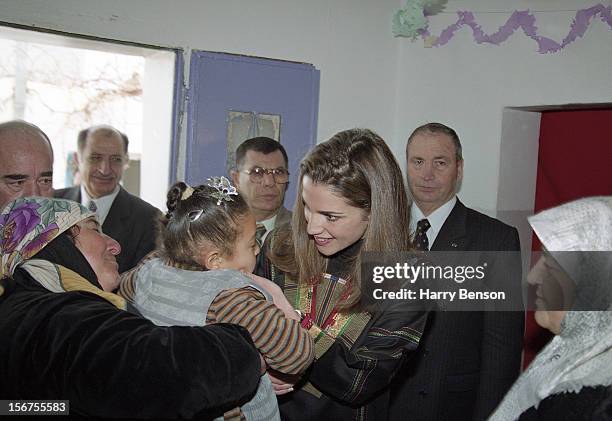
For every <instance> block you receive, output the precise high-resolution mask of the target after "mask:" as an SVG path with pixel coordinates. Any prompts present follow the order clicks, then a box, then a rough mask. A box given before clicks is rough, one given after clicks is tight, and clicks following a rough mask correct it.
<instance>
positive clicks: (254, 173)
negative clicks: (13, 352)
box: [243, 167, 289, 184]
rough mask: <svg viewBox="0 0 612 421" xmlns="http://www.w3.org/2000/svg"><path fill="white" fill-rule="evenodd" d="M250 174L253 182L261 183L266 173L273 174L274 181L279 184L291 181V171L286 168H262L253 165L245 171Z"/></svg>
mask: <svg viewBox="0 0 612 421" xmlns="http://www.w3.org/2000/svg"><path fill="white" fill-rule="evenodd" d="M243 172H244V173H245V174H248V175H249V180H251V182H253V183H257V184H259V183H261V182H262V181H263V178H264V174H269V175H272V178H274V182H275V183H278V184H286V183H288V182H289V171H287V170H286V169H284V168H261V167H253V168H251V169H250V170H245V171H243Z"/></svg>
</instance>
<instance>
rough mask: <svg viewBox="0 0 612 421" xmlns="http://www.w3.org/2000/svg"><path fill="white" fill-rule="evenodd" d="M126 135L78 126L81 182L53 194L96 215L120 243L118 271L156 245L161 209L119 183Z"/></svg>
mask: <svg viewBox="0 0 612 421" xmlns="http://www.w3.org/2000/svg"><path fill="white" fill-rule="evenodd" d="M128 144H129V141H128V138H127V136H126V135H125V134H123V133H122V132H120V131H119V130H117V129H115V128H114V127H112V126H107V125H100V126H93V127H89V128H88V129H85V130H81V132H80V133H79V136H78V138H77V156H76V158H77V164H78V168H79V172H80V173H81V179H82V184H81V185H80V186H73V187H70V188H67V189H61V190H57V191H56V192H55V197H62V198H65V199H70V200H74V201H75V202H79V203H81V204H83V205H84V206H86V207H88V208H89V209H90V210H91V211H93V212H95V213H96V214H97V215H98V220H99V222H100V224H101V225H102V231H103V232H104V233H105V234H106V235H108V236H110V237H112V238H114V239H115V240H117V241H118V242H119V244H120V245H121V253H119V255H118V256H117V263H118V264H119V272H120V273H121V272H125V271H127V270H129V269H131V268H133V267H134V266H136V264H137V263H138V262H139V261H140V259H142V258H143V257H144V256H145V255H146V254H147V253H149V252H150V251H151V250H153V249H154V248H155V233H156V224H157V222H156V221H157V219H158V218H159V215H161V212H160V211H159V210H158V209H157V208H155V207H153V206H151V205H150V204H149V203H147V202H145V201H144V200H142V199H140V198H139V197H136V196H134V195H132V194H130V193H128V192H127V191H126V190H125V189H124V188H123V187H121V186H120V185H119V182H120V181H121V177H122V176H123V171H124V170H125V168H126V167H127V162H128Z"/></svg>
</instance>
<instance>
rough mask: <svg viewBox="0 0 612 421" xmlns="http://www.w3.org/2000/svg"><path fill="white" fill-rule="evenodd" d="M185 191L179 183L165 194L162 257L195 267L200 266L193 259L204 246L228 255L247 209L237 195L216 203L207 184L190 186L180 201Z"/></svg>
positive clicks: (231, 251) (211, 188)
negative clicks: (187, 194)
mask: <svg viewBox="0 0 612 421" xmlns="http://www.w3.org/2000/svg"><path fill="white" fill-rule="evenodd" d="M188 188H189V186H188V185H187V184H185V183H183V182H182V181H180V182H178V183H176V184H174V185H173V186H172V187H170V190H169V191H168V195H167V201H166V206H167V208H168V213H166V215H165V216H164V217H163V219H162V224H161V227H160V242H161V253H162V256H163V257H165V258H167V259H169V260H170V261H172V262H174V263H178V264H183V265H188V266H196V267H202V265H200V264H199V263H198V261H197V257H198V256H199V255H200V252H201V249H202V247H205V246H210V245H213V246H214V247H216V248H218V249H219V251H220V252H221V254H223V255H225V256H228V257H229V256H232V254H233V252H234V244H235V242H236V239H237V238H238V235H239V234H240V232H241V230H240V227H241V222H242V221H241V219H242V218H244V217H245V216H246V215H247V214H248V213H249V206H248V205H247V203H246V202H245V201H244V199H243V198H242V197H241V196H240V195H232V196H230V197H231V199H232V200H231V201H226V200H221V201H220V202H219V200H218V199H217V198H215V197H213V193H215V192H217V189H216V188H214V187H210V186H207V185H200V186H197V187H194V188H193V193H192V194H191V195H190V196H189V197H187V198H185V199H181V197H182V196H183V193H184V192H185V190H187V189H188ZM218 202H219V203H218ZM217 203H218V204H217Z"/></svg>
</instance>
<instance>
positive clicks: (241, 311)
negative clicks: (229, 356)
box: [122, 177, 314, 420]
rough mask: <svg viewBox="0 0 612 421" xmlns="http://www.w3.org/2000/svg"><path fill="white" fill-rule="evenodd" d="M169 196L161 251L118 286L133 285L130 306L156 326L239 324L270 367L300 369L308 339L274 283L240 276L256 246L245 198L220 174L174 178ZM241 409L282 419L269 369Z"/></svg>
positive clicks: (306, 359)
mask: <svg viewBox="0 0 612 421" xmlns="http://www.w3.org/2000/svg"><path fill="white" fill-rule="evenodd" d="M167 199H168V200H167V207H168V213H167V214H166V216H165V221H164V223H163V224H162V225H163V226H162V229H161V233H160V236H161V250H160V254H159V257H156V258H152V259H150V260H148V261H146V262H144V263H143V264H142V265H141V266H140V267H139V268H138V270H137V271H136V272H135V274H134V276H133V277H132V278H131V287H127V288H126V286H125V285H124V286H123V287H122V291H124V292H125V291H131V292H130V295H132V297H131V299H132V300H133V302H134V304H135V306H136V308H137V309H138V310H139V311H140V312H141V313H142V315H143V316H145V317H146V318H148V319H150V320H151V321H153V322H154V323H156V324H158V325H191V326H201V325H205V324H209V323H235V324H238V325H241V326H243V327H245V328H246V329H247V330H248V331H249V333H250V334H251V337H252V339H253V342H254V343H255V346H256V347H257V348H258V349H259V351H260V353H261V355H262V356H263V359H264V360H265V362H266V363H267V365H268V367H269V368H270V369H272V370H275V371H278V372H280V373H284V374H300V373H302V372H303V371H304V370H305V369H306V368H307V367H308V366H309V365H310V363H311V362H312V360H313V354H314V352H313V343H312V339H311V338H310V336H309V335H308V333H307V332H306V331H305V330H304V329H302V328H301V327H300V325H299V321H298V320H296V319H297V318H298V317H297V315H296V314H295V312H294V311H293V310H292V309H291V306H290V305H289V304H288V303H287V302H286V301H285V302H284V304H283V303H282V301H281V300H280V298H281V297H282V293H281V292H280V289H279V288H276V289H274V287H275V286H274V285H273V284H272V283H271V282H269V281H268V282H269V283H268V284H264V283H263V282H265V281H263V280H259V281H257V282H255V281H254V280H253V279H251V278H250V277H247V276H245V275H244V273H251V271H252V270H253V268H254V267H255V258H256V256H257V253H258V252H259V245H258V244H257V241H256V238H255V227H256V223H255V218H254V217H253V215H252V214H251V212H250V210H249V208H248V205H247V204H246V202H245V201H244V199H242V197H240V195H238V193H237V192H236V189H235V188H234V187H233V186H231V185H230V183H229V181H228V180H227V179H226V178H225V177H220V178H217V177H215V178H212V179H209V180H208V185H201V186H198V187H196V188H191V187H189V186H188V185H186V184H185V183H182V182H179V183H177V184H175V185H174V186H172V188H170V191H169V192H168V196H167ZM241 272H244V273H241ZM261 285H263V287H262V286H261ZM270 285H272V287H270ZM272 298H274V300H275V301H276V302H278V303H279V304H280V305H281V306H284V307H285V309H286V312H287V315H289V316H290V317H286V314H285V313H284V312H283V311H282V310H280V309H279V308H277V307H276V306H275V305H274V303H273V302H271V299H272ZM283 300H284V298H283ZM214 375H219V376H227V375H233V374H232V373H211V376H214ZM224 409H227V408H224ZM241 410H242V412H243V413H244V415H245V417H246V419H247V420H269V419H277V420H278V419H280V418H279V413H278V404H277V402H276V396H275V395H274V391H273V389H272V384H271V382H270V379H269V377H268V376H267V375H264V376H263V377H262V380H261V382H260V385H259V388H258V390H257V393H256V395H255V396H254V397H253V399H252V400H251V401H249V402H248V403H246V404H245V405H243V406H242V407H241ZM234 415H235V414H234ZM225 417H226V419H227V418H229V417H230V415H229V414H228V413H226V414H225Z"/></svg>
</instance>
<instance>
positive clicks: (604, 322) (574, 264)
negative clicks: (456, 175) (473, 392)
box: [490, 197, 612, 421]
mask: <svg viewBox="0 0 612 421" xmlns="http://www.w3.org/2000/svg"><path fill="white" fill-rule="evenodd" d="M529 222H530V224H531V226H532V227H533V230H534V231H535V233H536V234H537V235H538V237H539V238H540V240H541V242H542V244H543V246H544V248H545V249H546V251H545V253H544V255H543V256H542V258H541V259H540V260H539V261H538V263H537V264H536V265H535V266H534V267H533V269H532V270H531V271H530V272H529V275H528V281H529V283H530V284H532V285H537V287H538V288H537V292H536V296H537V300H536V308H537V311H536V313H535V319H536V322H537V323H538V324H539V325H540V326H542V327H544V328H547V329H549V330H550V331H551V332H553V333H554V334H555V335H556V336H555V337H554V338H553V339H552V341H551V342H550V343H549V344H548V345H547V346H546V347H545V348H544V349H543V350H542V351H541V352H540V353H539V354H538V355H537V357H536V358H535V360H534V361H533V362H532V363H531V365H530V366H529V368H528V369H527V370H526V371H525V372H524V373H523V374H522V375H521V376H520V377H519V379H518V380H517V381H516V382H515V384H514V385H513V386H512V388H511V389H510V391H509V392H508V394H507V395H506V396H505V398H504V400H503V401H502V403H501V404H500V405H499V406H498V407H497V409H496V411H495V412H494V413H493V414H492V416H491V417H490V420H493V421H498V420H499V421H502V420H516V419H520V420H555V421H556V420H603V419H612V391H611V387H610V385H611V384H612V311H610V310H612V306H611V302H612V258H611V256H612V197H593V198H587V199H581V200H577V201H574V202H570V203H567V204H564V205H562V206H559V207H556V208H553V209H549V210H546V211H544V212H541V213H539V214H537V215H534V216H532V217H531V218H529ZM567 309H570V310H569V311H567Z"/></svg>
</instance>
